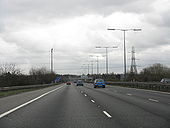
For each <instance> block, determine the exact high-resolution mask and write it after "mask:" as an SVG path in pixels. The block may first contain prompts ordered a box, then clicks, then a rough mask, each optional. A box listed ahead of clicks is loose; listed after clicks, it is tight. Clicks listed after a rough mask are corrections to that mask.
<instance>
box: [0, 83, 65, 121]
mask: <svg viewBox="0 0 170 128" xmlns="http://www.w3.org/2000/svg"><path fill="white" fill-rule="evenodd" d="M62 87H63V86H61V87H58V88H55V89H53V90H51V91H49V92H46V93H44V94H42V95H40V96H38V97H36V98H34V99H32V100H30V101H28V102H26V103H24V104H21V105H19V106H17V107H15V108H13V109H11V110H9V111H7V112H5V113H2V114H0V118H2V117H4V116H6V115H8V114H10V113H12V112H14V111H16V110H18V109H20V108H22V107H24V106H26V105H28V104H30V103H32V102H34V101H36V100H38V99H40V98H42V97H44V96H46V95H48V94H49V93H52V92H54V91H56V90H58V89H60V88H62Z"/></svg>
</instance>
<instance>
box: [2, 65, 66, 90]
mask: <svg viewBox="0 0 170 128" xmlns="http://www.w3.org/2000/svg"><path fill="white" fill-rule="evenodd" d="M56 77H61V79H60V82H62V81H66V78H63V77H62V75H59V74H55V73H54V72H52V73H51V72H50V71H49V70H47V68H45V67H40V68H31V69H30V70H29V74H27V75H26V74H23V73H22V70H21V69H20V68H18V67H17V66H16V65H15V64H13V63H10V64H1V65H0V87H8V86H23V85H35V84H49V83H52V82H54V80H55V78H56Z"/></svg>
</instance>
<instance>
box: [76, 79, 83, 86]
mask: <svg viewBox="0 0 170 128" xmlns="http://www.w3.org/2000/svg"><path fill="white" fill-rule="evenodd" d="M76 85H77V86H83V85H84V84H83V81H82V80H78V81H77V83H76Z"/></svg>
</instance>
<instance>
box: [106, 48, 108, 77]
mask: <svg viewBox="0 0 170 128" xmlns="http://www.w3.org/2000/svg"><path fill="white" fill-rule="evenodd" d="M106 74H108V53H107V47H106Z"/></svg>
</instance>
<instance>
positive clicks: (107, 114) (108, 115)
mask: <svg viewBox="0 0 170 128" xmlns="http://www.w3.org/2000/svg"><path fill="white" fill-rule="evenodd" d="M103 113H104V114H105V115H106V116H107V117H109V118H111V117H112V116H111V115H110V114H109V113H107V112H106V111H103Z"/></svg>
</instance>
